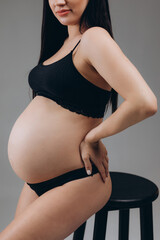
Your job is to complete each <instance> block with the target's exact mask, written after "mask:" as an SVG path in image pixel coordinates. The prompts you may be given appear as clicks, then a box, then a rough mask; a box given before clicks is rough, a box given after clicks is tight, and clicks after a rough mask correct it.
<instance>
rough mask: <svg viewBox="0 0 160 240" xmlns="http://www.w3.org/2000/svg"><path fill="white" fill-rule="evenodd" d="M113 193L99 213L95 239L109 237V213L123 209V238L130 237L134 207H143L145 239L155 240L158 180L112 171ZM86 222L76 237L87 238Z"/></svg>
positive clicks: (143, 234)
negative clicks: (154, 204) (154, 211)
mask: <svg viewBox="0 0 160 240" xmlns="http://www.w3.org/2000/svg"><path fill="white" fill-rule="evenodd" d="M110 176H111V181H112V193H111V196H110V199H109V201H108V202H107V203H106V205H105V206H104V207H103V208H102V209H100V210H99V211H98V212H97V213H95V222H94V232H93V240H105V235H106V229H107V217H108V212H109V211H113V210H119V229H118V238H117V239H119V240H128V239H129V214H130V209H131V208H139V210H140V229H141V240H153V239H154V238H153V216H152V214H153V213H152V202H153V201H154V200H155V199H156V198H157V197H158V195H159V189H158V187H157V186H156V184H155V183H153V182H152V181H150V180H149V179H146V178H144V177H141V176H137V175H134V174H131V173H124V172H110ZM85 227H86V222H84V223H83V224H82V225H81V226H80V227H79V228H78V229H76V230H75V232H74V235H73V240H83V239H84V233H85Z"/></svg>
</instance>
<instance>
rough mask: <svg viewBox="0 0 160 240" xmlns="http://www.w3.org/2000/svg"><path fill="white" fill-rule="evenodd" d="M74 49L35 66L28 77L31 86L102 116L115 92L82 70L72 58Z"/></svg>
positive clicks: (65, 104) (68, 106)
mask: <svg viewBox="0 0 160 240" xmlns="http://www.w3.org/2000/svg"><path fill="white" fill-rule="evenodd" d="M80 41H81V40H79V42H80ZM79 42H78V43H77V44H76V46H77V45H78V44H79ZM76 46H75V47H74V48H73V50H74V49H75V48H76ZM73 50H71V52H70V53H69V54H67V55H66V56H65V57H63V58H62V59H60V60H58V61H56V62H53V63H51V64H49V65H43V63H40V64H38V65H37V66H35V67H34V68H33V69H32V70H31V71H30V73H29V76H28V82H29V85H30V87H31V88H32V89H33V90H34V91H35V93H36V95H39V96H44V97H47V98H50V99H52V100H53V101H55V102H56V103H57V104H59V105H61V106H62V107H64V108H66V109H68V110H70V111H72V112H76V113H78V114H82V115H85V116H88V117H93V118H101V117H103V116H104V112H105V106H106V104H107V102H108V101H109V99H110V96H111V91H108V90H104V89H102V88H100V87H98V86H96V85H94V84H93V83H91V82H90V81H88V80H87V79H86V78H84V77H83V76H82V75H81V74H80V73H79V72H78V70H77V69H76V67H75V66H74V64H73V61H72V52H73Z"/></svg>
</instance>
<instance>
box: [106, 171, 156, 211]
mask: <svg viewBox="0 0 160 240" xmlns="http://www.w3.org/2000/svg"><path fill="white" fill-rule="evenodd" d="M110 176H111V180H112V194H111V197H110V199H109V201H108V202H107V204H106V210H107V209H108V210H119V209H124V208H137V207H140V206H143V205H145V204H148V203H150V202H153V201H154V200H155V199H156V198H157V197H158V194H159V190H158V187H157V186H156V185H155V184H154V183H153V182H152V181H150V180H148V179H146V178H144V177H141V176H137V175H134V174H131V173H123V172H110Z"/></svg>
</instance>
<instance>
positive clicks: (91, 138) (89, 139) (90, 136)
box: [84, 130, 100, 143]
mask: <svg viewBox="0 0 160 240" xmlns="http://www.w3.org/2000/svg"><path fill="white" fill-rule="evenodd" d="M99 140H100V139H97V138H96V135H95V133H93V131H92V130H91V131H90V132H89V133H87V134H86V136H85V138H84V141H85V142H88V143H98V142H99Z"/></svg>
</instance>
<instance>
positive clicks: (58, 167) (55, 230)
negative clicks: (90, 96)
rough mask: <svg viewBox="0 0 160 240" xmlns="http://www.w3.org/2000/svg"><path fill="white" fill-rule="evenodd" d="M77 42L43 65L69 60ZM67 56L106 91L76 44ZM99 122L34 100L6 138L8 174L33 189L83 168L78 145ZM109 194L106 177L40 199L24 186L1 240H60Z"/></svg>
mask: <svg viewBox="0 0 160 240" xmlns="http://www.w3.org/2000/svg"><path fill="white" fill-rule="evenodd" d="M82 37H83V36H81V38H82ZM77 40H79V39H76V41H75V42H74V44H73V45H72V46H69V45H68V44H67V41H66V43H64V45H63V46H62V48H61V49H60V50H59V51H58V53H56V55H55V56H53V57H52V58H51V59H48V60H47V61H45V63H44V65H48V64H50V63H52V62H54V61H57V60H59V59H61V58H62V57H64V56H65V55H66V54H68V52H70V50H71V49H73V47H74V46H75V45H76V43H77V42H78V41H77ZM68 49H69V50H68ZM72 56H73V63H74V65H75V67H76V68H77V70H78V71H79V72H80V73H81V74H82V75H83V76H84V77H85V78H86V79H87V80H88V81H90V82H92V83H93V84H95V85H97V86H99V87H101V88H103V89H106V90H110V89H111V88H110V86H109V85H108V84H107V82H106V81H105V80H104V79H103V78H102V77H101V76H100V75H99V74H98V73H97V72H96V71H95V70H94V68H93V67H92V66H91V65H88V62H87V61H86V59H85V57H84V55H83V50H82V47H81V45H80V43H79V45H78V46H77V48H76V49H75V50H74V52H73V55H72ZM97 77H98V79H99V80H97ZM33 113H34V114H33ZM102 121H103V119H102V118H91V117H86V116H83V115H80V114H77V113H74V112H71V111H69V110H68V109H64V108H63V107H61V106H60V105H58V104H57V103H55V102H54V101H52V100H51V99H47V98H45V97H43V96H36V97H35V98H34V99H33V100H32V101H31V103H30V104H29V105H28V106H27V108H26V109H25V110H24V112H23V113H22V114H21V115H20V116H19V118H18V119H17V121H16V122H15V124H14V126H13V128H12V131H11V134H10V137H9V141H8V157H9V161H10V163H11V166H12V168H13V170H14V171H15V173H16V174H17V176H19V177H20V178H21V179H23V180H24V181H26V182H29V183H36V182H40V181H45V180H48V179H50V178H53V177H56V176H58V175H61V174H63V173H65V172H68V171H71V170H73V169H77V168H81V167H84V163H83V162H82V160H81V157H80V153H79V144H80V143H81V141H82V139H83V138H84V136H85V135H86V133H87V132H88V131H89V130H90V129H92V128H94V127H95V126H96V125H98V124H99V123H100V122H102ZM62 149H63V151H62ZM111 189H112V184H111V179H110V175H108V178H107V181H106V182H105V183H104V182H103V181H102V179H101V177H100V174H99V173H97V174H95V175H94V176H93V177H87V178H84V179H78V180H76V181H72V182H69V183H67V184H65V185H63V186H62V187H58V188H54V189H52V190H50V191H49V192H46V193H45V194H43V195H42V196H41V197H38V196H37V195H36V193H35V192H34V191H33V190H32V189H30V187H29V186H28V185H27V184H26V183H25V184H24V187H23V189H22V192H21V195H20V198H19V202H18V205H17V209H16V212H15V219H14V220H13V221H12V222H11V223H10V224H9V225H8V226H7V227H6V228H5V229H4V230H3V231H2V232H1V234H0V239H3V240H18V239H24V240H25V239H38V240H39V239H45V240H46V239H47V240H50V239H52V240H53V239H55V240H58V239H60V240H62V239H64V238H66V237H67V236H68V235H70V234H71V233H72V232H73V231H74V230H75V229H76V228H77V227H78V226H80V225H81V224H82V222H83V221H85V220H87V219H88V217H90V216H91V215H93V214H94V213H95V212H96V211H98V210H99V209H101V208H102V207H103V206H104V205H105V204H106V203H107V201H108V199H109V197H110V195H111ZM66 193H67V195H66ZM64 196H65V201H64V200H63V199H64ZM75 198H76V199H75ZM74 200H75V201H74ZM71 203H73V204H71ZM44 206H45V207H44ZM77 206H78V207H77ZM40 209H41V211H40ZM42 209H44V210H43V211H42ZM64 219H65V223H64ZM24 223H25V224H24ZM57 226H59V227H60V229H62V230H61V231H59V227H57ZM62 226H63V228H62ZM28 233H32V235H30V234H28Z"/></svg>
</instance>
